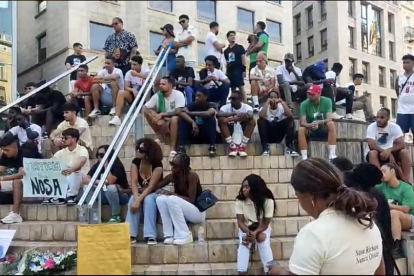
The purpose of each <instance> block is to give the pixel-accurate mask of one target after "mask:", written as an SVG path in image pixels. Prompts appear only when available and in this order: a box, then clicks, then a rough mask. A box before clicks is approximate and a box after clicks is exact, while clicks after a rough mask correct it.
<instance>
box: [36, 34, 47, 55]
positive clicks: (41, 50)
mask: <svg viewBox="0 0 414 276" xmlns="http://www.w3.org/2000/svg"><path fill="white" fill-rule="evenodd" d="M46 47H47V39H46V34H43V35H41V36H39V37H38V38H37V62H41V61H42V60H45V59H46Z"/></svg>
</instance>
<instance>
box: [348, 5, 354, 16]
mask: <svg viewBox="0 0 414 276" xmlns="http://www.w3.org/2000/svg"><path fill="white" fill-rule="evenodd" d="M352 5H353V3H352V1H348V16H349V17H354V9H353V6H352Z"/></svg>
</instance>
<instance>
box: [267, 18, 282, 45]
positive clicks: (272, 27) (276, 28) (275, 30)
mask: <svg viewBox="0 0 414 276" xmlns="http://www.w3.org/2000/svg"><path fill="white" fill-rule="evenodd" d="M266 30H267V33H268V34H269V39H270V40H271V41H274V42H277V43H282V24H280V23H279V22H275V21H271V20H266Z"/></svg>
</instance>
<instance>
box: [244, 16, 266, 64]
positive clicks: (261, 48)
mask: <svg viewBox="0 0 414 276" xmlns="http://www.w3.org/2000/svg"><path fill="white" fill-rule="evenodd" d="M265 29H266V24H265V23H264V22H263V21H258V22H257V23H256V28H255V29H254V33H255V34H256V36H257V37H258V38H259V41H258V42H257V43H256V44H255V45H254V46H253V47H252V48H250V49H248V50H247V51H246V56H249V57H250V66H249V70H252V68H254V67H255V66H256V57H257V53H259V52H264V54H265V56H266V57H267V48H268V47H269V35H268V34H267V33H266V32H265Z"/></svg>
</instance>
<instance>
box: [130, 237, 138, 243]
mask: <svg viewBox="0 0 414 276" xmlns="http://www.w3.org/2000/svg"><path fill="white" fill-rule="evenodd" d="M129 240H130V242H131V244H134V243H137V238H134V237H130V238H129Z"/></svg>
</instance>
